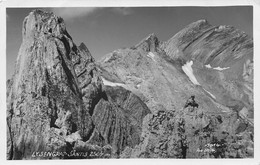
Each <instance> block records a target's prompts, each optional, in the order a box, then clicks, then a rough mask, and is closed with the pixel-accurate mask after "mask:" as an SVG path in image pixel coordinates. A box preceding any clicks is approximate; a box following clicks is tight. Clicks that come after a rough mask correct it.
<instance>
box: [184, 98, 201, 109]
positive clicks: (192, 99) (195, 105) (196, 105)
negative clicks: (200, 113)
mask: <svg viewBox="0 0 260 165" xmlns="http://www.w3.org/2000/svg"><path fill="white" fill-rule="evenodd" d="M188 106H191V107H192V108H193V110H194V108H195V107H196V108H198V107H199V104H198V103H196V101H195V96H194V95H192V96H191V97H190V98H189V99H188V100H187V102H186V104H185V106H184V108H187V107H188ZM193 110H192V111H193Z"/></svg>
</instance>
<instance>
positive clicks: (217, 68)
mask: <svg viewBox="0 0 260 165" xmlns="http://www.w3.org/2000/svg"><path fill="white" fill-rule="evenodd" d="M205 67H206V68H209V69H211V68H212V67H211V65H210V64H207V65H205ZM212 69H215V70H219V71H222V70H226V69H229V67H226V68H220V67H219V66H218V67H215V68H212Z"/></svg>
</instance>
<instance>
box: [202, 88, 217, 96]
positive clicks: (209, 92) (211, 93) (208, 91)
mask: <svg viewBox="0 0 260 165" xmlns="http://www.w3.org/2000/svg"><path fill="white" fill-rule="evenodd" d="M203 89H204V88H203ZM204 90H205V91H206V92H207V93H208V94H209V95H210V96H211V97H212V98H214V99H216V96H214V95H213V94H212V93H210V92H209V91H207V90H206V89H204Z"/></svg>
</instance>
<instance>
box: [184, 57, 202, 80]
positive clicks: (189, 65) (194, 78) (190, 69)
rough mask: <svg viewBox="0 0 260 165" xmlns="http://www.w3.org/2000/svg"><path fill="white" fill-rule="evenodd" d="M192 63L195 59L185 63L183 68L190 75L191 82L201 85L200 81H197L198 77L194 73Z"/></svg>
mask: <svg viewBox="0 0 260 165" xmlns="http://www.w3.org/2000/svg"><path fill="white" fill-rule="evenodd" d="M192 64H193V61H190V62H187V63H186V64H184V65H183V66H182V70H183V71H184V73H185V74H186V75H187V76H188V77H189V79H190V80H191V82H192V83H193V84H195V85H200V84H199V82H198V81H197V79H196V77H195V76H194V74H193V70H192V67H191V66H192Z"/></svg>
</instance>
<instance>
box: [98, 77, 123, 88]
mask: <svg viewBox="0 0 260 165" xmlns="http://www.w3.org/2000/svg"><path fill="white" fill-rule="evenodd" d="M101 79H102V81H103V83H104V85H107V86H111V87H115V86H124V84H122V83H115V82H111V81H108V80H106V79H105V78H103V77H101Z"/></svg>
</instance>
